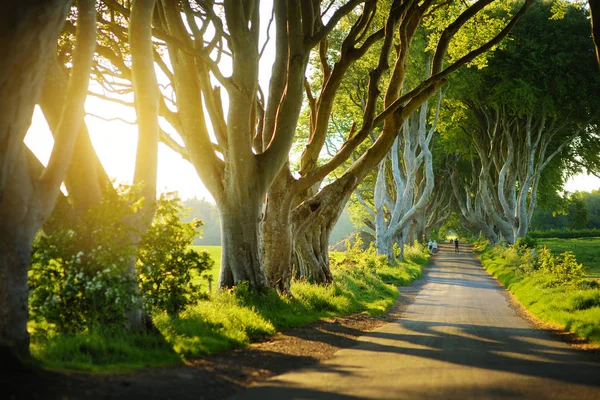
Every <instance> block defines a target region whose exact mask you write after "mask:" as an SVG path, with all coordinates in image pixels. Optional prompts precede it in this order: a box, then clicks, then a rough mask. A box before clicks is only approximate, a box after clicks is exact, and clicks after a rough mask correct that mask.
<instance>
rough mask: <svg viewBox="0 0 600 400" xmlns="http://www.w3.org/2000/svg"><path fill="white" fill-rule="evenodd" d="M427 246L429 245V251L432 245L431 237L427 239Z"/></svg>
mask: <svg viewBox="0 0 600 400" xmlns="http://www.w3.org/2000/svg"><path fill="white" fill-rule="evenodd" d="M427 246H428V247H429V252H430V253H431V246H433V242H432V241H431V239H430V240H429V243H427Z"/></svg>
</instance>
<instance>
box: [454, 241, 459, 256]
mask: <svg viewBox="0 0 600 400" xmlns="http://www.w3.org/2000/svg"><path fill="white" fill-rule="evenodd" d="M454 252H455V253H460V251H459V249H458V238H456V239H454Z"/></svg>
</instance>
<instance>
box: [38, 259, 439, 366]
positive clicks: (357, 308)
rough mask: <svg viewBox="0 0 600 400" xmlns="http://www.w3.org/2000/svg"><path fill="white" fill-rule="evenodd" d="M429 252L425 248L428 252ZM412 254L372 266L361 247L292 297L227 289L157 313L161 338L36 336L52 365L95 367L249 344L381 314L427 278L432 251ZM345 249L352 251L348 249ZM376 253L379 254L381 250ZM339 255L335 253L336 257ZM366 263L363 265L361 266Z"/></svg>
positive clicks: (299, 285)
mask: <svg viewBox="0 0 600 400" xmlns="http://www.w3.org/2000/svg"><path fill="white" fill-rule="evenodd" d="M425 253H426V252H425ZM406 254H407V255H408V254H410V255H411V257H412V256H414V258H411V259H410V260H408V261H406V262H404V263H399V264H398V265H396V266H392V267H390V266H387V265H383V264H380V265H379V266H377V267H376V270H375V273H373V272H374V271H373V269H372V261H368V260H367V258H370V259H371V260H372V259H373V257H374V253H371V255H370V256H369V257H365V253H361V252H359V251H356V252H355V253H353V254H352V255H351V257H350V258H349V259H352V260H354V261H353V263H347V264H345V263H338V262H336V263H333V264H332V273H333V277H334V282H333V284H331V285H328V286H322V285H312V284H310V283H308V282H305V281H293V282H292V286H291V292H292V294H291V295H290V296H279V295H278V294H277V293H276V292H275V291H267V292H264V293H261V294H256V293H251V292H249V291H248V288H247V287H246V286H245V285H243V284H242V285H240V286H238V287H236V288H235V289H234V290H230V291H221V292H216V293H213V294H211V295H210V296H208V297H206V298H204V299H201V300H199V301H197V302H196V303H195V304H192V305H189V306H188V307H187V308H186V309H185V310H184V311H182V312H181V313H180V314H179V315H178V316H176V317H169V316H168V315H167V314H165V313H158V314H155V315H154V317H153V321H154V323H155V325H156V326H157V327H158V328H159V330H160V332H161V333H162V336H153V335H139V334H135V333H124V332H120V333H119V334H117V335H115V334H114V333H108V332H104V331H101V330H94V331H90V332H87V333H85V334H82V335H78V336H63V335H48V336H46V337H45V338H43V339H42V338H40V337H34V343H33V349H34V350H33V353H34V355H35V356H36V357H37V358H39V359H41V360H42V361H43V362H44V364H45V365H47V366H51V367H54V368H69V369H78V370H89V371H98V370H102V371H123V370H130V369H133V368H139V367H145V366H147V365H161V364H163V365H165V364H172V363H177V362H180V360H181V358H191V357H198V356H201V355H206V354H211V353H215V352H218V351H222V350H226V349H229V348H232V347H236V346H242V345H246V344H248V343H250V342H252V341H253V340H257V339H259V338H261V337H264V336H265V335H272V334H274V333H275V332H276V331H278V330H281V329H285V328H292V327H297V326H300V325H303V324H307V323H310V322H314V321H317V320H319V319H323V318H331V317H335V316H341V315H346V314H349V313H355V312H365V313H368V314H371V315H378V314H381V313H382V312H385V311H386V310H388V309H389V308H390V307H391V306H392V305H393V304H394V302H395V300H396V298H397V297H398V291H397V289H396V286H397V285H407V284H409V283H410V282H412V281H413V280H414V279H416V278H418V277H420V276H421V266H422V265H424V264H425V263H426V262H427V257H428V255H423V249H422V248H421V250H420V253H419V250H418V248H415V250H414V251H408V249H407V251H406ZM345 255H346V254H345ZM375 257H376V256H375ZM332 258H336V257H332ZM359 264H360V265H359Z"/></svg>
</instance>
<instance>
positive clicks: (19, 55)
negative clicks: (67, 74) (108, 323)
mask: <svg viewBox="0 0 600 400" xmlns="http://www.w3.org/2000/svg"><path fill="white" fill-rule="evenodd" d="M70 5H71V3H70V2H69V1H60V0H55V1H47V2H39V1H33V0H32V1H8V2H4V3H3V4H2V5H1V6H0V48H2V49H4V52H5V54H4V56H5V58H4V59H3V61H2V62H0V221H2V224H0V285H1V290H0V302H1V303H2V304H0V308H1V309H2V310H1V311H0V346H3V347H4V348H9V349H12V350H11V351H12V352H13V353H18V354H21V355H26V354H27V353H28V348H27V344H28V340H29V339H28V333H27V291H28V287H27V271H28V269H29V258H30V252H31V241H32V239H33V236H34V234H35V233H36V232H37V230H38V229H39V228H40V227H41V226H42V224H43V222H44V221H45V220H46V219H47V218H48V216H49V215H50V213H51V211H52V209H53V207H54V204H55V202H56V199H57V196H58V193H59V191H60V184H61V182H62V181H63V179H64V176H65V174H66V171H67V169H68V166H69V161H70V159H71V155H72V151H73V147H74V143H75V139H76V133H77V132H78V131H79V124H80V123H81V121H82V120H83V113H84V111H83V102H84V100H85V97H86V94H87V86H88V81H89V70H90V67H91V58H92V55H93V49H94V45H95V8H94V2H93V1H90V0H81V1H80V2H79V21H78V28H77V42H76V46H75V52H74V60H73V72H72V76H71V78H70V80H69V85H68V87H67V93H68V96H67V100H66V102H65V107H64V108H63V110H62V113H61V117H60V122H59V123H58V127H57V134H56V139H55V144H54V147H53V149H52V154H51V155H50V161H49V163H48V167H47V168H46V169H45V170H44V172H43V173H42V175H41V176H40V175H38V174H36V173H35V171H36V168H34V166H33V165H32V166H31V168H30V165H29V162H28V156H27V153H26V151H25V149H24V147H25V146H23V138H24V137H25V134H26V132H27V129H28V127H29V122H30V119H31V115H32V114H33V108H34V106H35V104H36V103H37V102H38V100H39V95H40V92H41V88H42V83H43V78H44V71H45V65H46V61H47V60H48V58H49V57H50V56H53V52H54V51H55V48H56V39H57V37H58V34H59V31H60V29H61V27H62V24H63V22H64V20H65V17H66V15H67V12H68V10H69V7H70ZM2 352H5V351H4V350H2Z"/></svg>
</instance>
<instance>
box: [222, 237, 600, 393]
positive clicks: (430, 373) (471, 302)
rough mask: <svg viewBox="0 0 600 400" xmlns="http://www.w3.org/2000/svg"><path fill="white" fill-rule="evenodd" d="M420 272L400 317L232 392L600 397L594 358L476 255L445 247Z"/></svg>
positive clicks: (599, 369)
mask: <svg viewBox="0 0 600 400" xmlns="http://www.w3.org/2000/svg"><path fill="white" fill-rule="evenodd" d="M461 247H462V246H461ZM461 250H462V249H461ZM424 279H425V281H424V284H423V287H422V290H421V291H420V292H419V294H418V296H417V297H416V299H415V301H414V302H413V303H412V304H411V305H410V306H409V307H408V308H407V310H406V311H405V312H404V313H403V314H402V318H401V319H399V320H397V321H395V322H392V323H389V324H386V325H384V326H382V327H381V328H379V329H377V330H375V331H373V332H370V333H369V334H367V335H365V336H363V337H361V339H360V340H359V342H358V344H357V345H356V346H355V347H352V348H349V349H344V350H340V351H339V352H337V353H336V355H335V356H334V357H333V358H331V359H329V360H327V361H325V362H322V363H320V364H316V365H314V366H311V367H309V368H305V369H301V370H298V371H294V372H291V373H286V374H283V375H279V376H277V377H275V378H273V379H270V380H268V381H266V382H263V383H262V384H260V385H258V386H255V387H251V388H249V389H247V390H245V391H243V392H240V393H238V394H237V395H236V396H234V397H232V399H235V400H242V399H260V400H265V399H333V400H342V399H343V400H350V399H440V400H442V399H444V400H446V399H576V400H584V399H600V362H599V359H598V356H597V355H594V354H589V353H585V352H583V351H581V350H577V349H574V348H572V347H571V346H569V345H568V344H565V343H564V342H562V341H560V340H558V339H557V338H556V337H555V336H553V335H551V334H550V333H548V332H546V331H543V330H539V329H536V328H535V327H533V326H531V325H530V323H529V322H527V321H526V320H524V319H523V318H521V317H520V316H519V315H518V314H517V313H516V312H515V310H514V309H513V308H511V307H510V305H509V303H508V301H507V295H506V292H505V290H504V289H503V288H502V287H501V286H500V285H499V284H498V283H497V281H496V280H495V279H494V278H492V277H491V276H490V275H489V274H488V273H487V272H486V271H485V270H483V269H482V267H481V264H480V263H479V261H478V260H477V259H476V258H475V256H473V255H472V254H470V253H464V252H463V253H460V254H455V253H454V249H453V248H452V249H451V248H450V246H449V245H443V246H441V248H440V252H439V253H438V254H437V255H436V256H435V257H433V259H432V266H431V268H430V269H429V272H428V274H427V275H426V277H425V278H424Z"/></svg>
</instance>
